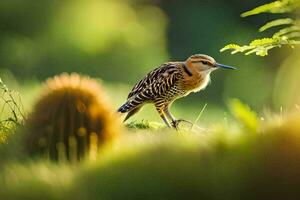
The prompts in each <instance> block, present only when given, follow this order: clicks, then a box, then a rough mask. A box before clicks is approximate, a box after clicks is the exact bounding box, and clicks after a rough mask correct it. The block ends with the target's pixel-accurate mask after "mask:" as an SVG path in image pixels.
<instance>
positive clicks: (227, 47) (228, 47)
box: [220, 44, 241, 52]
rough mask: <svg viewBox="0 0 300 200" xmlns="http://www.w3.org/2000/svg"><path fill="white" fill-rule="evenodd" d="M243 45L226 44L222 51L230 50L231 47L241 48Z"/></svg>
mask: <svg viewBox="0 0 300 200" xmlns="http://www.w3.org/2000/svg"><path fill="white" fill-rule="evenodd" d="M240 48H241V46H239V45H237V44H228V45H226V46H225V47H223V48H222V49H221V50H220V52H223V51H226V50H229V49H240Z"/></svg>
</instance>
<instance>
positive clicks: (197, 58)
mask: <svg viewBox="0 0 300 200" xmlns="http://www.w3.org/2000/svg"><path fill="white" fill-rule="evenodd" d="M185 64H186V66H187V67H188V69H189V70H190V71H191V72H192V71H196V72H200V73H210V72H212V71H214V70H216V69H218V68H225V69H236V68H235V67H231V66H227V65H223V64H220V63H217V62H216V61H215V59H214V58H212V57H210V56H208V55H204V54H195V55H192V56H190V57H189V58H188V59H187V60H186V61H185Z"/></svg>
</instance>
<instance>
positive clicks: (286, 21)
mask: <svg viewBox="0 0 300 200" xmlns="http://www.w3.org/2000/svg"><path fill="white" fill-rule="evenodd" d="M293 23H295V21H294V20H293V19H291V18H284V19H276V20H273V21H270V22H268V23H266V24H265V25H263V26H262V27H260V29H259V31H260V32H263V31H265V30H267V29H269V28H273V27H275V26H282V25H288V24H293Z"/></svg>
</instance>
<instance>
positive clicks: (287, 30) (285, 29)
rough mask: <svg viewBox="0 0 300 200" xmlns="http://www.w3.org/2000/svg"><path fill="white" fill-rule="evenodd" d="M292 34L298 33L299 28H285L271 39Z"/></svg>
mask: <svg viewBox="0 0 300 200" xmlns="http://www.w3.org/2000/svg"><path fill="white" fill-rule="evenodd" d="M292 32H300V27H298V26H289V27H287V28H283V29H280V30H279V31H278V32H276V33H275V34H274V35H273V38H278V37H281V36H283V35H285V34H288V33H292Z"/></svg>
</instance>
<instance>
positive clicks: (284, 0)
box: [241, 0, 300, 17]
mask: <svg viewBox="0 0 300 200" xmlns="http://www.w3.org/2000/svg"><path fill="white" fill-rule="evenodd" d="M299 7H300V1H299V0H278V1H274V2H271V3H268V4H264V5H261V6H259V7H256V8H254V9H252V10H249V11H247V12H244V13H242V15H241V16H242V17H248V16H251V15H257V14H260V13H289V12H292V11H294V10H296V9H298V8H299Z"/></svg>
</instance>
